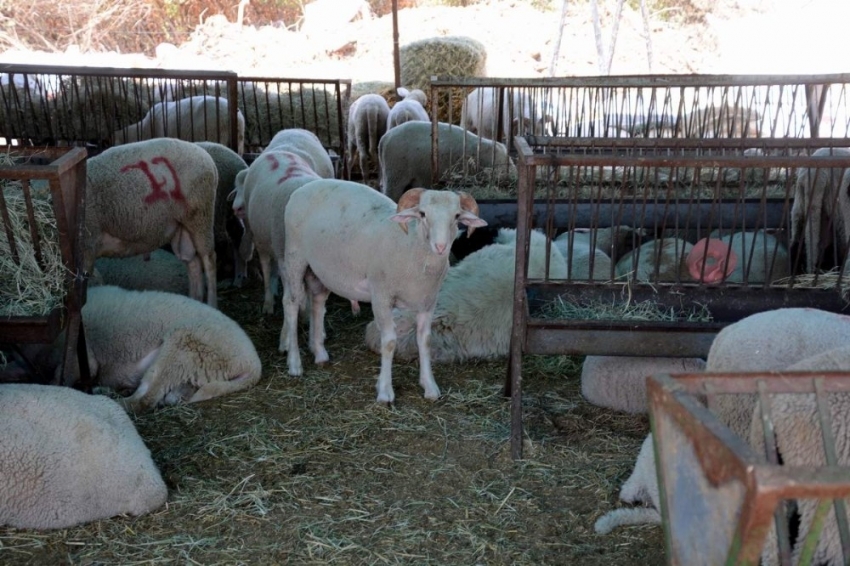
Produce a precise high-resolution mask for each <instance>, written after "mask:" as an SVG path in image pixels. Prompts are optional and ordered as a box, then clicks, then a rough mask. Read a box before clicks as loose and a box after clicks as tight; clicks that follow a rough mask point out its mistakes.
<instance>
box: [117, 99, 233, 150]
mask: <svg viewBox="0 0 850 566" xmlns="http://www.w3.org/2000/svg"><path fill="white" fill-rule="evenodd" d="M236 132H237V134H236V136H237V146H236V152H237V153H238V154H239V155H242V154H243V153H244V152H245V116H244V115H243V114H242V111H241V110H237V111H236ZM164 137H169V138H177V139H181V140H185V141H213V142H218V143H220V144H222V145H226V146H229V145H230V113H229V102H228V101H227V99H226V98H224V97H221V96H207V95H203V94H201V95H197V96H190V97H188V98H181V99H180V100H173V101H167V102H157V103H156V104H154V105H153V106H151V109H150V110H148V112H147V113H146V114H145V115H144V116H143V117H142V119H141V120H140V121H139V122H136V123H135V124H131V125H129V126H127V127H126V128H123V129H121V130H117V131H116V132H115V133H114V134H113V140H114V143H115V145H121V144H125V143H132V142H137V141H142V140H149V139H152V138H164Z"/></svg>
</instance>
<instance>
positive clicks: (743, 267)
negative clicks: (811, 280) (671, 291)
mask: <svg viewBox="0 0 850 566" xmlns="http://www.w3.org/2000/svg"><path fill="white" fill-rule="evenodd" d="M718 236H719V234H718V233H716V232H712V234H711V236H710V237H709V239H708V240H705V239H704V240H700V241H699V242H697V243H696V244H694V247H693V248H692V249H691V252H690V253H689V254H688V258H687V263H688V271H689V273H690V275H691V277H692V278H693V279H694V280H696V281H700V280H702V281H704V282H706V283H712V282H720V281H723V280H725V281H727V282H729V283H743V282H744V281H747V282H748V283H765V282H771V281H776V280H777V279H782V278H783V277H788V276H789V275H791V268H790V263H789V257H788V250H787V249H786V248H785V246H784V245H783V244H782V243H781V242H780V241H779V240H778V239H777V238H776V237H775V236H773V235H771V234H768V233H767V232H765V231H764V230H758V231H755V232H735V233H733V234H727V235H725V236H722V237H719V238H718ZM717 242H720V243H722V244H723V245H724V246H725V247H719V246H717ZM724 266H725V273H726V277H725V279H724V278H723V276H722V271H723V270H724Z"/></svg>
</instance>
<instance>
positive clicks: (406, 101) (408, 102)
mask: <svg viewBox="0 0 850 566" xmlns="http://www.w3.org/2000/svg"><path fill="white" fill-rule="evenodd" d="M398 94H399V96H401V100H399V101H398V102H396V103H395V105H394V106H393V107H392V108H391V109H390V114H389V116H388V117H387V131H389V130H391V129H393V128H394V127H396V126H398V125H399V124H404V123H405V122H410V121H411V120H420V121H422V122H430V120H431V119H430V118H429V117H428V112H426V111H425V93H424V92H422V91H421V90H419V89H414V90H413V91H408V90H407V89H406V88H404V87H398Z"/></svg>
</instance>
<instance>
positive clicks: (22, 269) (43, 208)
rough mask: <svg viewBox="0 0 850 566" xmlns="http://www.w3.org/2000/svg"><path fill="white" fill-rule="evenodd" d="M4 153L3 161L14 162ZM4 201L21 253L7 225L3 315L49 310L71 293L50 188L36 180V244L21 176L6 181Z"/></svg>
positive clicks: (1, 243)
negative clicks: (10, 238) (13, 180)
mask: <svg viewBox="0 0 850 566" xmlns="http://www.w3.org/2000/svg"><path fill="white" fill-rule="evenodd" d="M10 163H11V158H10V157H9V156H3V159H2V161H0V166H2V165H9V164H10ZM0 187H2V201H3V202H2V203H0V205H2V204H5V208H6V210H7V212H8V218H9V226H8V227H9V229H10V230H11V233H12V243H13V245H14V249H15V252H16V254H13V253H12V247H11V246H10V242H9V237H8V235H7V233H6V229H5V227H4V229H3V230H2V231H0V316H2V317H12V316H45V315H47V314H49V313H50V312H51V311H52V310H53V309H54V308H56V307H57V306H59V305H60V304H61V303H62V301H63V299H64V297H65V266H64V264H63V263H62V253H61V251H60V249H59V229H58V228H57V226H56V217H55V215H54V214H53V206H52V203H51V197H50V191H49V190H48V189H47V188H46V187H44V188H36V187H35V186H31V187H30V190H29V194H30V195H31V199H30V202H31V206H32V214H33V217H34V218H35V222H36V226H35V228H36V233H37V234H38V237H37V241H38V245H39V246H40V252H41V261H39V259H38V257H37V255H36V244H35V242H34V239H33V237H32V234H31V225H30V220H29V218H28V214H27V208H28V203H27V199H26V196H25V193H24V190H23V187H22V186H21V184H20V183H18V182H9V181H4V182H0Z"/></svg>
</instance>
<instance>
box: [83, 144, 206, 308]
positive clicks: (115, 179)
mask: <svg viewBox="0 0 850 566" xmlns="http://www.w3.org/2000/svg"><path fill="white" fill-rule="evenodd" d="M86 177H87V181H86V195H87V198H86V210H85V229H86V238H85V240H86V241H85V250H84V258H85V268H86V270H87V271H88V272H91V271H92V269H93V267H94V261H95V259H96V258H98V257H127V256H134V255H139V254H145V253H150V252H152V251H153V250H156V249H158V248H160V247H161V246H163V245H165V244H167V243H169V242H170V243H171V248H172V250H173V251H174V253H175V255H177V257H179V258H180V259H182V260H183V261H184V262H186V264H187V267H188V270H189V296H190V297H192V298H193V299H197V300H203V297H204V280H203V276H202V269H203V273H205V274H206V297H207V304H209V305H210V306H213V307H214V306H216V261H215V258H216V254H215V237H214V234H213V220H214V214H215V198H216V197H215V192H216V187H217V185H218V171H217V169H216V166H215V162H214V161H213V159H212V157H210V155H209V153H207V152H206V151H205V150H204V149H203V148H201V147H199V146H198V145H196V144H194V143H191V142H187V141H183V140H178V139H174V138H156V139H152V140H146V141H140V142H133V143H129V144H127V145H122V146H116V147H112V148H109V149H107V150H106V151H104V152H103V153H101V154H100V155H97V156H95V157H92V158H90V159H89V160H88V162H87V175H86Z"/></svg>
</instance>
